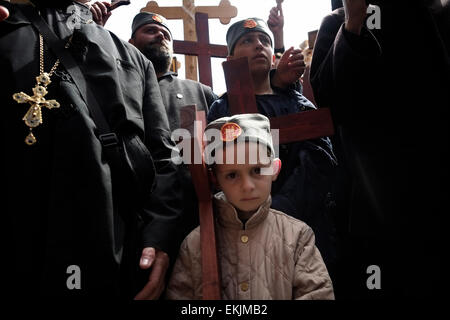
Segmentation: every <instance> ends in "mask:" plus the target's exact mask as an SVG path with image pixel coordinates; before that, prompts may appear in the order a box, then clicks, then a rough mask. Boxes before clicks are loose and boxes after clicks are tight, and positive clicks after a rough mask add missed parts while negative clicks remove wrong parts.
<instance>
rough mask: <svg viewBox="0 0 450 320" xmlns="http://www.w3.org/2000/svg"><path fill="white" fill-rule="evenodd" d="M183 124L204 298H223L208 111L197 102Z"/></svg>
mask: <svg viewBox="0 0 450 320" xmlns="http://www.w3.org/2000/svg"><path fill="white" fill-rule="evenodd" d="M180 120H181V121H180V122H181V124H180V126H181V128H184V129H187V130H188V131H189V134H190V138H189V140H190V141H184V145H185V146H186V145H187V144H189V145H190V147H191V159H190V160H191V161H190V164H189V169H190V171H191V177H192V182H193V183H194V186H195V191H196V193H197V198H198V210H199V220H200V241H201V252H202V295H203V299H204V300H219V299H220V272H219V261H218V259H217V244H216V235H215V230H214V214H213V205H212V195H211V189H210V183H209V178H208V171H207V168H206V165H205V162H204V161H203V158H202V154H203V150H204V144H203V143H204V141H203V132H204V130H205V127H206V115H205V111H197V110H196V107H195V105H194V106H187V107H184V108H181V109H180Z"/></svg>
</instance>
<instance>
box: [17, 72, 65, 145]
mask: <svg viewBox="0 0 450 320" xmlns="http://www.w3.org/2000/svg"><path fill="white" fill-rule="evenodd" d="M36 82H37V84H36V86H35V87H34V88H33V96H29V95H27V94H26V93H24V92H19V93H15V94H13V99H14V100H15V101H16V102H17V103H29V104H30V105H31V106H30V108H29V109H28V111H27V113H25V116H24V117H23V118H22V120H23V121H24V122H25V124H26V125H27V126H28V127H29V128H30V133H29V134H28V136H27V137H26V138H25V143H26V144H27V145H29V146H31V145H33V144H35V143H36V141H37V140H36V137H35V136H34V135H33V132H32V130H33V128H36V127H37V126H39V125H40V124H42V107H46V108H47V109H53V108H59V106H60V104H59V103H58V102H57V101H56V100H45V98H44V96H45V95H46V94H47V93H48V92H47V86H48V85H49V84H50V83H51V81H50V75H49V74H48V73H45V72H44V73H42V74H40V75H39V76H38V77H36Z"/></svg>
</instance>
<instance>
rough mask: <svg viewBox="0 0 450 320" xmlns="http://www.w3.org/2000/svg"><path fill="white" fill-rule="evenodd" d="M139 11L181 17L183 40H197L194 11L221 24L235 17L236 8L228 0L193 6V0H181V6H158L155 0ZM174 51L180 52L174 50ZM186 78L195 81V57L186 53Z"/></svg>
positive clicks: (168, 17)
mask: <svg viewBox="0 0 450 320" xmlns="http://www.w3.org/2000/svg"><path fill="white" fill-rule="evenodd" d="M141 11H147V12H154V13H158V14H160V15H162V16H164V17H165V18H166V19H182V20H183V29H184V40H186V41H197V35H198V33H197V32H196V28H195V13H197V12H202V13H207V14H208V16H209V19H220V22H221V23H222V24H228V23H230V21H231V18H234V17H236V15H237V8H236V7H234V6H232V5H231V3H230V1H229V0H221V1H220V3H219V6H198V7H196V6H195V2H194V0H183V6H182V7H160V6H159V5H158V3H157V2H156V1H150V2H148V3H147V5H146V6H145V7H144V8H142V9H141ZM175 53H180V52H177V51H176V50H175ZM185 69H186V78H187V79H191V80H196V81H197V71H198V69H197V57H195V56H189V55H186V57H185Z"/></svg>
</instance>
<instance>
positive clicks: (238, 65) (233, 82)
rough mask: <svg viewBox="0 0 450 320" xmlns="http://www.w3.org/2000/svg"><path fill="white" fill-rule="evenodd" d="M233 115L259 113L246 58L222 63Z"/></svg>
mask: <svg viewBox="0 0 450 320" xmlns="http://www.w3.org/2000/svg"><path fill="white" fill-rule="evenodd" d="M222 66H223V70H224V73H225V82H226V84H227V97H228V105H229V107H230V112H231V114H241V113H258V108H257V106H256V98H255V90H254V88H253V80H252V78H251V76H250V72H249V71H248V70H249V66H248V59H247V58H246V57H244V58H239V59H235V60H230V61H226V62H224V63H222Z"/></svg>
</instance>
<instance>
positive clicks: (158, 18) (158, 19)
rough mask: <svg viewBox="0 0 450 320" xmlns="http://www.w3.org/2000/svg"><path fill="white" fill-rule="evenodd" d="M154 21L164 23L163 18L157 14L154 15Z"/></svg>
mask: <svg viewBox="0 0 450 320" xmlns="http://www.w3.org/2000/svg"><path fill="white" fill-rule="evenodd" d="M152 19H153V20H155V21H156V22H159V23H163V21H162V19H161V17H160V16H157V15H156V14H155V15H153V17H152Z"/></svg>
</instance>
